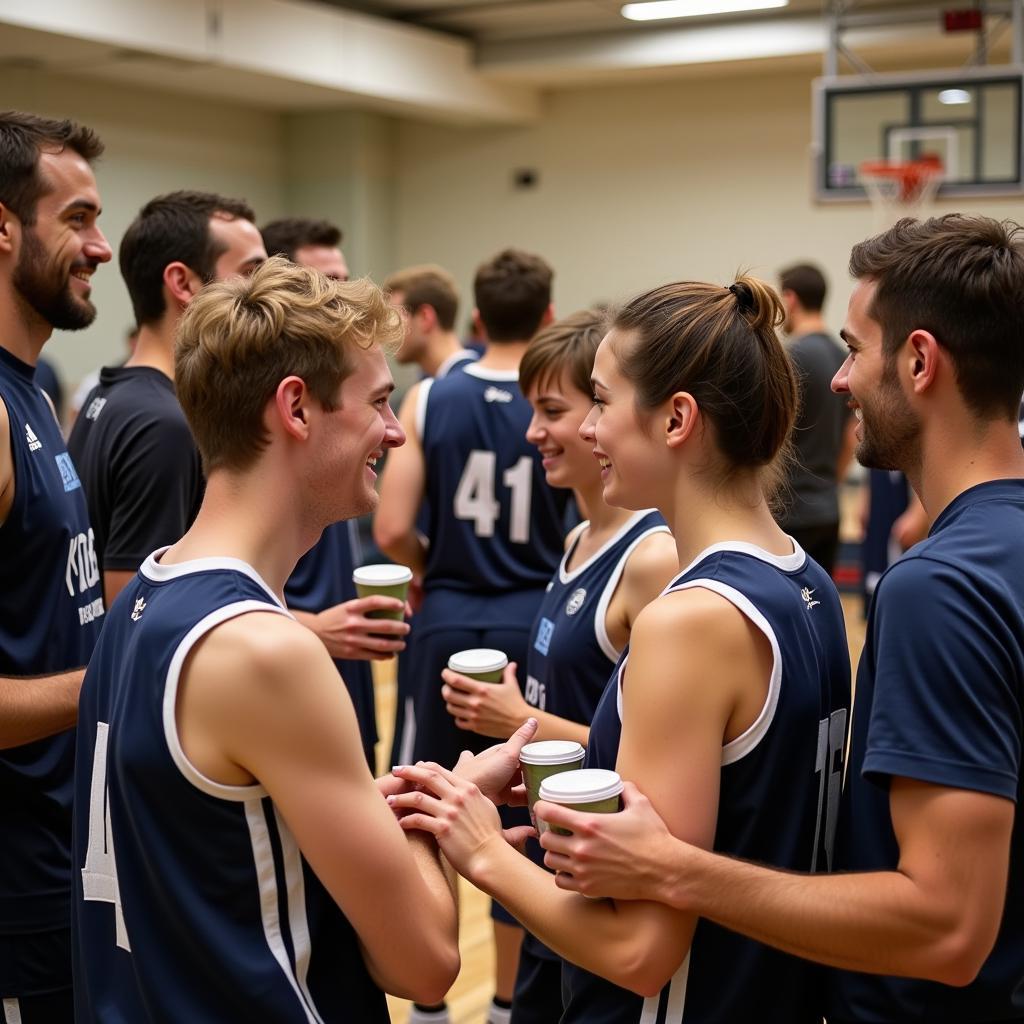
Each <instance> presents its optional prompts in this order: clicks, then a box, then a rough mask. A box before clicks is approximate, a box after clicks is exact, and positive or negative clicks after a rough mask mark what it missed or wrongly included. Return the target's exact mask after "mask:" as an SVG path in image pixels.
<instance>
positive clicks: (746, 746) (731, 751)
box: [615, 552, 803, 767]
mask: <svg viewBox="0 0 1024 1024" xmlns="http://www.w3.org/2000/svg"><path fill="white" fill-rule="evenodd" d="M802 554H803V552H801V555H802ZM698 587H699V588H702V589H704V590H711V591H713V592H714V593H716V594H719V595H720V596H721V597H724V598H725V599H726V600H727V601H728V602H729V603H730V604H732V605H734V606H735V607H736V608H738V609H739V610H740V611H741V612H742V613H743V614H744V615H746V617H747V618H748V619H750V621H751V622H753V623H754V625H755V626H757V628H758V629H760V630H761V632H762V633H764V635H765V636H766V637H767V638H768V643H769V644H771V648H772V670H771V675H770V676H769V678H768V693H767V694H766V695H765V700H764V704H762V705H761V710H760V712H758V715H757V718H755V719H754V721H753V722H752V723H751V724H750V726H749V727H748V728H747V729H746V730H745V731H744V732H742V733H741V734H740V735H739V736H737V737H736V738H735V739H734V740H730V741H729V742H728V743H726V744H724V745H723V746H722V767H725V766H726V765H729V764H735V763H736V762H737V761H739V760H742V759H743V758H744V757H746V756H747V755H748V754H749V753H751V751H753V750H754V749H755V748H756V747H757V745H758V744H759V743H760V742H761V740H763V739H764V737H765V736H766V735H767V733H768V730H769V729H770V728H771V724H772V721H773V720H774V718H775V710H776V708H777V707H778V704H779V694H780V693H781V691H782V651H781V649H780V648H779V641H778V638H777V637H776V635H775V630H773V629H772V627H771V625H770V624H769V623H768V620H767V619H766V618H765V617H764V616H763V615H762V614H761V612H760V611H759V610H758V609H757V608H756V607H755V606H754V604H753V603H752V602H751V600H750V598H748V597H747V596H746V595H745V594H742V593H740V591H738V590H736V589H735V588H734V587H730V586H729V585H728V584H726V583H721V582H719V581H718V580H708V579H698V580H688V581H687V582H686V583H681V584H677V585H676V586H672V587H669V588H668V589H667V590H666V591H665V593H669V592H670V591H672V592H674V591H679V590H692V589H695V588H698ZM628 663H629V655H626V657H625V659H623V662H622V664H621V665H620V666H619V671H618V673H617V676H616V679H615V707H616V710H617V711H618V713H619V723H620V725H621V723H622V677H623V675H624V674H625V671H626V665H627V664H628Z"/></svg>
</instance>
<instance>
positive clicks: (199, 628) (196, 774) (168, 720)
mask: <svg viewBox="0 0 1024 1024" xmlns="http://www.w3.org/2000/svg"><path fill="white" fill-rule="evenodd" d="M204 561H217V562H220V561H221V559H204ZM188 564H190V565H195V563H194V562H190V563H188ZM242 564H244V563H242ZM247 612H273V613H276V614H278V615H289V613H288V612H287V611H286V610H285V609H284V608H282V607H281V606H280V605H278V604H269V603H266V602H264V601H235V602H234V603H233V604H226V605H223V606H222V607H220V608H217V609H216V610H215V611H212V612H210V614H209V615H207V616H205V617H204V618H202V619H200V620H199V621H198V622H197V623H196V624H195V625H194V626H193V627H192V628H191V629H190V630H189V631H188V632H187V633H186V634H185V636H184V638H183V639H182V641H181V643H179V644H178V646H177V648H176V649H175V651H174V655H173V656H172V657H171V664H170V667H169V668H168V670H167V679H166V680H165V681H164V704H163V723H164V739H165V741H166V743H167V749H168V751H169V752H170V755H171V758H172V760H173V761H174V763H175V764H176V765H177V766H178V771H180V772H181V774H182V775H183V776H184V777H185V778H186V779H187V780H188V781H189V782H191V783H192V785H193V786H195V787H196V789H198V790H200V791H201V792H203V793H206V794H207V795H208V796H213V797H217V798H218V799H220V800H231V801H234V802H236V803H237V802H240V801H249V800H253V799H258V798H262V797H264V796H266V795H267V792H266V790H265V789H264V788H263V787H262V786H261V785H259V783H256V784H254V785H251V786H228V785H225V784H224V783H223V782H216V781H215V780H213V779H211V778H209V777H208V776H206V775H204V774H203V773H202V772H201V771H200V770H199V769H198V768H196V766H195V765H194V764H192V762H191V761H190V760H189V759H188V757H187V756H186V754H185V751H184V749H183V748H182V746H181V737H180V736H179V735H178V722H177V716H176V714H175V710H176V707H177V702H178V684H179V683H180V681H181V670H182V667H183V666H184V664H185V659H186V658H187V657H188V655H189V652H190V651H191V650H192V648H193V647H195V645H196V644H197V643H198V642H199V640H200V639H202V637H204V636H205V635H206V634H207V633H209V632H210V630H211V629H213V628H214V627H215V626H219V625H220V624H221V623H222V622H227V620H228V619H233V618H237V617H238V616H239V615H245V614H246V613H247ZM290 617H291V616H290V615H289V618H290Z"/></svg>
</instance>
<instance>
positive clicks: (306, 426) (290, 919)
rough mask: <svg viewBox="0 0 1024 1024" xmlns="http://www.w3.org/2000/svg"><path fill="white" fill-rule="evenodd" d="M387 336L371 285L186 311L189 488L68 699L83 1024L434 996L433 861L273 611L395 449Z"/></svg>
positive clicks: (451, 958) (365, 503)
mask: <svg viewBox="0 0 1024 1024" xmlns="http://www.w3.org/2000/svg"><path fill="white" fill-rule="evenodd" d="M398 329H399V325H398V319H397V317H396V316H395V315H394V313H393V312H392V311H391V309H390V307H389V306H388V305H387V301H386V299H385V298H384V296H383V294H382V293H381V292H380V291H379V290H378V289H377V288H376V287H374V286H373V285H371V284H369V283H368V282H357V283H355V284H347V285H343V284H338V283H335V282H331V281H329V280H328V279H327V278H325V277H324V276H323V275H321V274H319V273H316V272H314V271H312V270H307V269H305V268H299V267H295V266H294V265H292V264H289V263H287V262H286V261H284V260H272V261H269V262H268V263H267V264H266V265H265V266H263V267H261V268H260V269H259V270H258V271H257V272H256V273H255V274H254V275H253V276H252V278H251V279H249V280H241V281H234V282H228V283H224V284H217V285H211V286H210V287H209V288H207V289H206V290H205V291H204V292H203V293H202V294H201V295H200V296H199V297H198V298H197V299H196V300H195V301H194V302H193V304H192V305H191V306H190V307H189V310H188V311H187V313H186V316H185V318H184V319H183V322H182V325H181V335H180V342H179V346H178V349H177V355H176V360H175V370H176V373H175V379H176V382H177V388H178V393H179V395H180V396H181V402H182V406H183V408H184V409H185V413H186V415H187V416H188V419H189V423H190V425H191V427H192V429H193V432H194V434H195V437H196V440H197V442H198V444H199V448H200V451H201V452H202V455H203V463H204V466H205V469H206V472H207V488H206V494H205V497H204V500H203V505H202V508H201V509H200V511H199V515H198V517H197V518H196V521H195V523H194V525H193V526H192V527H191V528H190V529H189V531H188V533H186V535H185V536H184V537H183V538H182V539H181V540H180V541H179V542H178V543H176V544H175V545H174V546H172V547H171V548H169V549H166V550H163V551H159V552H156V553H154V555H153V556H151V557H150V558H148V559H147V560H146V562H145V564H144V565H143V566H142V568H141V569H140V571H139V573H138V575H137V577H136V578H135V580H134V581H132V583H130V584H129V586H128V587H127V588H126V590H125V591H124V592H123V593H122V594H121V595H120V597H119V599H118V600H117V601H116V602H115V603H114V605H113V608H112V617H111V618H110V619H109V623H110V626H109V628H108V629H106V630H104V633H103V635H102V637H101V640H100V643H99V645H98V646H97V648H96V652H95V655H94V657H93V660H92V662H91V663H90V668H89V671H88V672H87V673H86V678H85V682H84V683H83V688H82V699H81V708H80V710H81V716H80V728H79V743H78V760H77V766H76V812H75V845H74V855H75V867H76V872H75V892H76V897H75V901H74V926H75V986H76V988H75V1000H76V1016H77V1018H78V1019H80V1020H89V1021H97V1022H105V1021H112V1022H113V1021H125V1020H132V1021H141V1020H156V1019H159V1020H166V1021H172V1020H173V1021H185V1020H189V1021H199V1020H238V1021H241V1020H267V1019H269V1020H274V1021H295V1022H308V1021H311V1020H317V1021H320V1020H322V1021H324V1022H330V1021H338V1022H340V1021H351V1020H358V1021H361V1022H362V1021H366V1022H372V1021H381V1022H383V1021H387V1020H388V1012H387V1008H386V1005H385V1001H384V996H383V994H382V993H381V991H380V988H379V987H378V986H380V987H383V988H386V989H388V990H390V991H392V992H395V993H397V994H400V995H404V996H406V997H410V998H420V999H431V998H438V997H440V996H441V995H442V994H443V993H444V991H445V990H446V989H447V987H448V985H450V983H451V981H452V979H453V978H454V976H455V974H456V973H457V970H458V948H457V935H456V931H457V916H456V910H455V906H454V901H453V895H452V892H451V890H450V888H449V882H448V881H446V880H445V878H444V877H443V875H442V871H441V867H440V864H439V862H438V857H437V851H436V849H435V848H433V845H434V844H433V842H432V840H430V839H429V837H426V836H422V835H420V836H418V837H413V838H412V840H411V842H409V843H406V842H405V841H404V840H403V837H402V835H401V832H400V830H399V828H398V827H397V825H396V823H395V821H394V819H393V817H392V815H391V813H390V812H389V811H388V808H387V806H386V805H385V804H384V802H383V800H381V797H380V792H379V791H378V789H377V787H376V786H375V785H374V782H373V780H372V777H371V775H370V773H369V772H368V771H367V769H366V763H365V761H364V759H363V754H362V749H361V746H360V744H359V741H358V731H357V723H356V720H355V716H354V714H353V711H352V705H351V701H350V700H349V698H348V695H347V693H346V691H345V690H344V688H343V687H339V686H338V677H337V672H336V670H335V668H334V666H333V665H332V664H331V661H330V659H329V658H328V657H327V654H326V652H325V650H324V647H323V645H322V644H321V643H320V642H319V640H317V639H316V638H315V637H314V636H313V635H312V633H311V632H310V631H309V630H307V629H305V628H303V627H300V626H299V625H298V624H297V623H296V622H295V621H294V620H293V619H292V618H291V616H289V615H288V613H287V612H286V610H285V607H284V600H283V590H284V585H285V580H286V579H287V578H288V576H289V575H290V573H291V570H292V568H293V567H294V565H295V562H296V560H297V559H298V557H299V555H300V554H301V553H302V552H304V551H305V550H307V549H308V548H309V547H310V546H311V545H312V544H313V543H314V542H315V540H316V539H317V537H319V535H320V532H321V531H322V530H323V528H324V527H325V526H326V525H327V524H328V523H330V522H333V521H335V520H336V519H338V518H339V517H341V516H350V515H357V514H360V513H363V512H366V511H368V510H370V509H371V508H372V507H373V505H374V504H375V502H376V500H377V496H376V492H375V490H374V481H375V474H374V472H373V469H372V468H371V464H372V462H373V461H374V460H375V459H376V458H378V457H379V456H380V455H381V454H383V451H384V449H386V448H389V447H393V446H395V445H399V444H401V443H402V440H403V438H402V431H401V428H400V427H399V425H398V423H397V421H396V420H395V418H394V416H393V414H392V413H391V410H390V408H389V405H388V396H389V395H390V393H391V390H392V388H393V384H392V381H391V375H390V373H389V371H388V368H387V363H386V361H385V357H384V353H383V351H382V349H381V344H382V343H383V344H387V343H389V342H390V341H393V340H395V337H396V334H397V331H398ZM268 495H273V496H274V500H272V501H268V500H267V496H268ZM506 770H507V769H506ZM183 822H187V823H188V827H187V828H183V827H182V823H183ZM279 886H280V888H278V887H279Z"/></svg>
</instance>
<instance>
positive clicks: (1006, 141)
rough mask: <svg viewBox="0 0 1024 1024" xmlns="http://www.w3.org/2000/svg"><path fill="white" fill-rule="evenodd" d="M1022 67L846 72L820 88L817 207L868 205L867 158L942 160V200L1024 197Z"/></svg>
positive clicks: (816, 102)
mask: <svg viewBox="0 0 1024 1024" xmlns="http://www.w3.org/2000/svg"><path fill="white" fill-rule="evenodd" d="M1022 92H1024V69H1022V68H1020V67H1017V66H1007V67H981V68H961V69H957V70H955V71H948V72H947V71H932V72H923V73H915V74H872V75H842V76H839V77H836V78H819V79H818V80H817V81H815V83H814V114H813V117H814V125H813V132H814V136H813V149H814V154H813V155H814V166H813V174H814V188H813V194H814V196H815V198H816V199H818V200H825V201H828V200H836V199H864V198H866V194H865V190H864V182H863V180H862V179H861V174H860V167H861V165H862V164H863V163H866V162H868V161H878V160H899V161H903V160H916V159H918V158H920V157H922V156H936V157H938V158H939V159H940V160H941V161H942V165H943V169H944V170H943V181H942V185H941V186H940V188H939V195H940V196H957V195H1015V194H1020V193H1022V192H1024V153H1022V148H1021V147H1022V139H1024V132H1022V117H1024V112H1022Z"/></svg>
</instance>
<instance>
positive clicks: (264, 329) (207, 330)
mask: <svg viewBox="0 0 1024 1024" xmlns="http://www.w3.org/2000/svg"><path fill="white" fill-rule="evenodd" d="M401 334H402V326H401V319H400V317H399V316H398V313H397V312H396V311H395V310H394V309H392V307H391V306H390V305H389V303H388V301H387V299H386V298H385V297H384V293H383V292H382V291H381V290H380V289H379V288H378V287H377V286H376V285H375V284H373V283H372V282H371V281H369V280H366V279H363V280H360V281H347V282H341V281H333V280H330V279H329V278H326V277H324V276H323V275H322V274H320V273H318V272H317V271H315V270H311V269H309V268H307V267H301V266H296V265H295V264H293V263H289V262H288V261H287V260H285V259H284V258H282V257H275V258H273V259H270V260H267V262H266V263H264V264H262V266H260V267H258V268H257V269H256V271H255V272H254V273H253V274H252V276H251V277H248V278H237V279H233V280H230V281H219V282H217V283H215V284H210V285H207V286H206V287H205V288H204V289H203V290H202V291H201V292H200V293H199V294H198V295H197V296H196V297H195V298H194V299H193V300H192V302H190V303H189V305H188V306H187V307H186V309H185V312H184V314H183V315H182V318H181V321H180V323H179V326H178V339H177V345H176V347H175V353H174V379H175V387H176V389H177V392H178V399H179V401H180V402H181V407H182V409H184V411H185V416H186V418H187V419H188V422H189V425H190V426H191V428H192V433H193V434H194V436H195V439H196V444H197V445H198V446H199V451H200V454H201V455H202V457H203V466H204V468H205V470H206V472H207V474H209V473H211V472H212V471H213V470H215V469H221V468H223V469H232V470H244V469H247V468H248V467H249V466H251V465H252V463H253V462H255V461H256V458H257V457H258V456H259V454H260V452H261V451H262V450H263V449H264V448H265V447H266V445H267V443H268V438H267V436H266V432H265V430H264V427H263V413H264V410H265V409H266V405H267V402H268V401H270V399H271V398H272V397H273V396H274V393H275V391H276V390H277V386H278V384H279V383H280V382H281V381H282V380H283V379H284V378H285V377H288V376H290V375H292V374H294V375H295V376H297V377H301V378H302V380H303V381H305V383H306V387H307V388H309V391H310V393H311V394H312V395H313V396H314V397H315V398H316V399H317V401H318V402H320V404H321V405H322V406H323V408H324V409H326V410H328V411H330V410H333V409H335V408H336V407H337V405H336V403H337V398H338V388H339V387H340V386H341V382H342V381H343V380H344V379H345V378H346V377H347V376H348V375H349V374H350V373H351V372H352V360H351V358H350V356H349V352H350V350H351V347H352V346H354V345H355V346H358V347H360V348H363V349H368V348H370V347H371V346H372V345H373V344H375V343H377V344H381V345H382V346H384V347H392V346H393V345H395V344H397V342H398V341H399V340H400V338H401Z"/></svg>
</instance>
